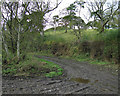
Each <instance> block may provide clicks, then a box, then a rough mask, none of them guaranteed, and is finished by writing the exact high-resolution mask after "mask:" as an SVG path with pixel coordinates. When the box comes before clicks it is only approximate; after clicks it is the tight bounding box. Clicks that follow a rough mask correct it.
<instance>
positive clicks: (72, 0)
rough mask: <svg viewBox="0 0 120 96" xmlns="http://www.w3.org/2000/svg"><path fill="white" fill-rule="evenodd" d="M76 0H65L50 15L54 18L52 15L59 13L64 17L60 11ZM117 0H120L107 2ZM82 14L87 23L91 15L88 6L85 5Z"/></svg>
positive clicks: (91, 0) (86, 0)
mask: <svg viewBox="0 0 120 96" xmlns="http://www.w3.org/2000/svg"><path fill="white" fill-rule="evenodd" d="M51 1H53V0H51ZM75 1H76V0H63V1H62V3H61V4H60V5H59V7H58V8H57V9H56V10H54V11H53V12H51V13H50V14H51V15H50V16H49V17H51V20H52V16H54V15H59V16H60V17H62V16H61V14H60V11H62V10H63V9H64V8H66V7H68V6H69V5H70V4H72V3H73V2H75ZM83 1H85V2H94V0H83ZM97 1H100V0H97ZM101 1H103V0H101ZM115 1H119V0H107V2H115ZM85 6H86V4H85ZM80 15H81V18H82V19H83V20H84V21H85V22H86V23H87V22H88V19H89V16H90V14H89V12H88V10H87V7H85V8H84V9H82V10H81V13H80ZM86 18H87V19H86ZM90 20H92V19H90ZM49 21H50V20H49Z"/></svg>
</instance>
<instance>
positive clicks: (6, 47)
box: [2, 34, 9, 57]
mask: <svg viewBox="0 0 120 96" xmlns="http://www.w3.org/2000/svg"><path fill="white" fill-rule="evenodd" d="M2 40H3V44H4V47H5V51H6V54H7V57H8V55H9V52H8V46H7V44H6V42H5V39H4V36H3V34H2Z"/></svg>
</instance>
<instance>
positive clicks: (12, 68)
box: [2, 53, 63, 77]
mask: <svg viewBox="0 0 120 96" xmlns="http://www.w3.org/2000/svg"><path fill="white" fill-rule="evenodd" d="M2 70H3V75H12V76H46V77H54V76H59V75H62V74H63V69H62V68H61V67H60V66H59V65H57V64H54V63H52V62H49V61H46V60H44V59H41V58H37V57H35V56H34V55H33V54H32V53H30V54H28V55H27V57H26V60H24V61H22V62H20V63H19V64H9V65H3V69H2Z"/></svg>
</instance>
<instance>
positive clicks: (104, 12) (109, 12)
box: [88, 0, 118, 33]
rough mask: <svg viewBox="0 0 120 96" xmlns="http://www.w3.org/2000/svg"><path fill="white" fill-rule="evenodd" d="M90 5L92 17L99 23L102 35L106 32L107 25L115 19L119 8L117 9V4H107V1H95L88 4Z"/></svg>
mask: <svg viewBox="0 0 120 96" xmlns="http://www.w3.org/2000/svg"><path fill="white" fill-rule="evenodd" d="M88 5H89V6H88V10H89V12H90V13H91V17H94V21H97V22H98V26H97V27H98V29H100V33H102V32H104V28H105V26H106V24H108V22H109V21H111V20H112V19H113V16H114V15H115V14H116V12H117V10H118V7H116V5H117V2H112V4H107V0H98V1H96V0H94V2H90V3H88ZM105 7H107V8H105Z"/></svg>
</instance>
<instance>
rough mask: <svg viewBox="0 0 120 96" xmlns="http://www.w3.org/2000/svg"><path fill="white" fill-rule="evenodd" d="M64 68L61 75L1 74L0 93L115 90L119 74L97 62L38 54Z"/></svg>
mask: <svg viewBox="0 0 120 96" xmlns="http://www.w3.org/2000/svg"><path fill="white" fill-rule="evenodd" d="M37 57H38V58H43V59H46V60H48V61H51V62H54V63H56V64H59V65H60V66H61V67H62V68H64V70H65V73H64V74H66V75H65V76H63V78H62V77H61V78H45V77H33V78H13V79H12V78H8V77H3V79H2V81H3V87H2V88H3V89H2V90H3V94H42V93H46V94H117V93H118V76H117V75H113V74H112V72H111V71H110V70H104V69H103V70H101V68H100V67H98V66H96V65H91V64H88V63H87V62H78V61H75V60H70V59H62V58H58V57H48V56H37Z"/></svg>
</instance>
